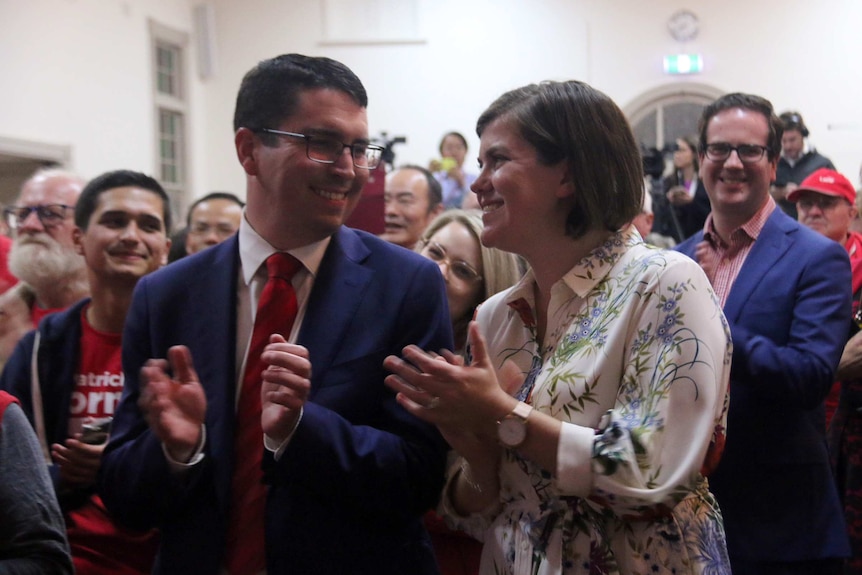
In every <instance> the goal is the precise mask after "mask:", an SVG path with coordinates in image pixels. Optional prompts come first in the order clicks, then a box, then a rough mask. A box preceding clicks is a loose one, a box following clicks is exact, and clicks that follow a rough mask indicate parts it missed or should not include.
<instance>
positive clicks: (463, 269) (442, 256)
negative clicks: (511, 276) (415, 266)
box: [422, 242, 482, 283]
mask: <svg viewBox="0 0 862 575" xmlns="http://www.w3.org/2000/svg"><path fill="white" fill-rule="evenodd" d="M422 255H424V256H426V257H428V259H430V260H432V261H435V262H437V264H438V265H439V264H442V263H445V264H446V265H447V266H449V269H450V270H451V271H452V274H453V275H454V276H455V277H456V278H458V279H459V280H461V281H463V282H465V283H475V282H478V281H481V280H482V276H481V275H480V274H479V272H477V271H476V268H474V267H473V266H471V265H470V264H468V263H467V262H465V261H464V260H454V261H453V260H451V259H449V256H447V255H446V248H444V247H443V246H441V245H440V244H438V243H437V242H427V243H426V244H425V247H423V248H422Z"/></svg>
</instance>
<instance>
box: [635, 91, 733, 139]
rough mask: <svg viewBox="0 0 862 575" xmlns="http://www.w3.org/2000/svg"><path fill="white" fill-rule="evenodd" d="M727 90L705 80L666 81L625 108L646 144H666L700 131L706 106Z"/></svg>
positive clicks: (637, 135) (636, 137) (637, 132)
mask: <svg viewBox="0 0 862 575" xmlns="http://www.w3.org/2000/svg"><path fill="white" fill-rule="evenodd" d="M722 94H724V92H723V91H722V90H719V89H717V88H715V87H713V86H709V85H706V84H695V83H685V84H678V83H675V84H667V85H664V86H659V87H658V88H655V89H653V90H650V91H648V92H645V93H644V94H642V95H640V96H639V97H637V98H635V100H634V101H632V102H631V103H630V104H629V105H628V106H626V107H625V108H624V109H623V111H624V112H625V114H626V117H628V119H629V122H630V123H631V126H632V130H633V131H634V134H635V139H636V140H637V141H638V142H639V143H640V145H641V146H642V147H643V148H653V147H654V148H658V149H659V150H661V149H663V148H665V146H666V145H667V144H672V143H673V142H674V141H675V140H676V139H677V138H680V137H682V136H688V135H690V134H696V133H697V121H698V119H699V118H700V114H701V112H702V111H703V109H704V108H705V107H706V106H707V105H708V104H710V103H711V102H712V101H713V100H715V99H716V98H718V97H719V96H721V95H722Z"/></svg>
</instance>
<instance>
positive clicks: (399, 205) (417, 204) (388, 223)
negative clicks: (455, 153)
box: [380, 168, 444, 250]
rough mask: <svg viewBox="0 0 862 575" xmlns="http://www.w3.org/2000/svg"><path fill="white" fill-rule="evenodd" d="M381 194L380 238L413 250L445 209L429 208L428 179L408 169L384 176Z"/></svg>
mask: <svg viewBox="0 0 862 575" xmlns="http://www.w3.org/2000/svg"><path fill="white" fill-rule="evenodd" d="M385 185H386V189H385V193H384V194H383V213H384V224H385V227H384V231H383V233H382V234H380V237H381V238H383V239H384V240H386V241H387V242H392V243H393V244H397V245H399V246H402V247H405V248H407V249H410V250H412V249H413V247H414V246H415V245H416V243H417V242H418V241H419V238H420V237H422V232H424V231H425V228H427V227H428V224H430V223H431V220H433V219H434V218H435V217H436V216H437V214H439V213H440V212H441V211H442V210H443V208H444V206H443V204H438V205H437V206H435V207H434V209H431V208H430V198H429V197H428V180H427V179H426V177H425V175H424V174H423V173H422V172H420V171H418V170H413V169H410V168H405V169H401V170H396V171H395V172H392V173H391V174H389V175H388V176H386V184H385Z"/></svg>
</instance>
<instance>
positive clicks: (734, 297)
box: [724, 207, 796, 322]
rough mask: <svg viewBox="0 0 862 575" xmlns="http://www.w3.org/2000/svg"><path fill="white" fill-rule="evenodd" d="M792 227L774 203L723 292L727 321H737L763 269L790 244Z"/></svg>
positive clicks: (767, 268) (769, 266)
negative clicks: (752, 244)
mask: <svg viewBox="0 0 862 575" xmlns="http://www.w3.org/2000/svg"><path fill="white" fill-rule="evenodd" d="M795 229H796V228H795V226H794V221H793V220H792V219H790V218H789V217H788V216H787V215H785V214H784V212H783V211H781V208H779V207H776V208H775V210H774V211H773V212H772V215H770V216H769V219H768V220H766V224H765V225H764V226H763V229H762V230H761V232H760V236H759V237H758V238H757V240H756V241H755V242H754V246H753V247H752V248H751V251H750V252H749V253H748V257H747V258H746V259H745V263H744V264H742V269H741V270H739V276H738V277H737V278H736V281H735V282H734V283H733V287H732V288H731V290H730V294H729V295H728V296H727V301H726V302H725V304H724V314H725V315H726V316H727V318H728V319H729V320H730V321H733V322H736V321H739V319H740V317H739V316H740V314H741V312H742V308H743V307H744V306H745V303H746V302H747V301H748V300H749V299H750V297H751V294H752V293H753V292H754V290H755V289H757V287H758V285H760V282H761V281H762V280H763V278H764V276H765V275H766V272H767V271H768V270H769V269H770V268H772V266H774V265H776V264H777V263H778V262H779V260H780V259H781V257H782V256H783V255H784V253H785V252H786V251H787V250H788V249H789V248H790V246H791V245H793V242H794V239H793V237H792V235H791V234H792V233H793V232H794V231H795Z"/></svg>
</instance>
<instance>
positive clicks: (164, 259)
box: [159, 236, 174, 267]
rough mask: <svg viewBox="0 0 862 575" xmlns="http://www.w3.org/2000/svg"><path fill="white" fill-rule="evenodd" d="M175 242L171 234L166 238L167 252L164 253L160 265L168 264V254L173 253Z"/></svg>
mask: <svg viewBox="0 0 862 575" xmlns="http://www.w3.org/2000/svg"><path fill="white" fill-rule="evenodd" d="M173 243H174V242H173V241H172V240H171V238H170V236H168V237H166V238H165V252H164V253H163V254H162V260H161V261H160V262H159V264H160V267H165V266H166V265H168V255H169V254H170V253H171V245H172V244H173Z"/></svg>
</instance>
